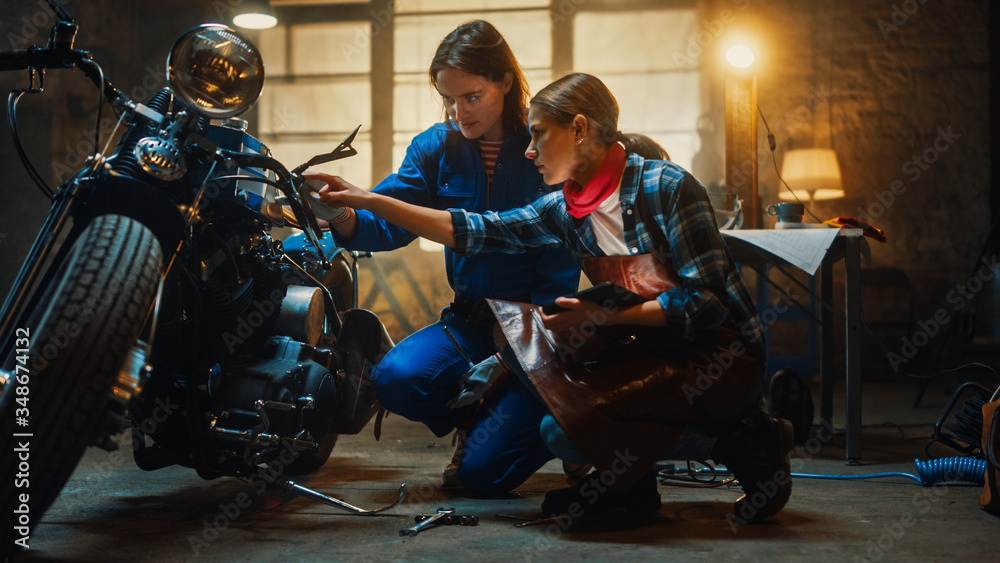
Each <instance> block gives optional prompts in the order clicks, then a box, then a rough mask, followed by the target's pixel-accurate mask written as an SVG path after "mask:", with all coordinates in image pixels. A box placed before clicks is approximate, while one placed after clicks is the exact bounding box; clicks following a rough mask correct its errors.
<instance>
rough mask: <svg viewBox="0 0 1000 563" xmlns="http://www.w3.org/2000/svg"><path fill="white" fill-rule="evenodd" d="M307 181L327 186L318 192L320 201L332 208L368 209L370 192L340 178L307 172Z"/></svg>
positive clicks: (322, 173)
mask: <svg viewBox="0 0 1000 563" xmlns="http://www.w3.org/2000/svg"><path fill="white" fill-rule="evenodd" d="M302 176H303V177H304V178H305V179H306V180H313V181H317V182H322V183H323V184H325V185H324V186H323V187H322V188H320V189H319V191H318V192H317V193H318V194H319V200H320V201H321V202H323V203H325V204H326V205H329V206H330V207H352V208H354V209H367V208H366V207H365V200H366V199H370V197H369V196H371V193H370V192H367V191H365V190H362V189H361V188H359V187H357V186H355V185H354V184H352V183H350V182H348V181H347V180H345V179H343V178H341V177H340V176H334V175H332V174H326V173H324V172H306V173H305V174H303V175H302Z"/></svg>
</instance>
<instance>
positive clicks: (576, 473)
mask: <svg viewBox="0 0 1000 563" xmlns="http://www.w3.org/2000/svg"><path fill="white" fill-rule="evenodd" d="M562 468H563V473H565V474H566V476H567V477H569V478H570V479H579V478H581V477H583V476H584V475H586V474H587V473H590V470H591V469H593V468H594V466H593V465H591V464H589V463H569V462H568V461H564V462H562Z"/></svg>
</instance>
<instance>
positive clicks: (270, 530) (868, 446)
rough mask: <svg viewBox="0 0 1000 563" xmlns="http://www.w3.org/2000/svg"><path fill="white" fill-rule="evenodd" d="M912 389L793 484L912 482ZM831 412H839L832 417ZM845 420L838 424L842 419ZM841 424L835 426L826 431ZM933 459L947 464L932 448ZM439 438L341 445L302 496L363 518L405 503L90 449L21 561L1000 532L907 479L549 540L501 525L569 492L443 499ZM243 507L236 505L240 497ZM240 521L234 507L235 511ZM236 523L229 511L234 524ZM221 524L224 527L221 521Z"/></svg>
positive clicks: (867, 411) (406, 433)
mask: <svg viewBox="0 0 1000 563" xmlns="http://www.w3.org/2000/svg"><path fill="white" fill-rule="evenodd" d="M916 389H917V387H916V386H914V385H910V384H907V383H906V382H900V383H894V384H866V386H865V390H864V396H865V403H864V420H865V430H864V434H863V440H864V445H863V447H864V450H863V452H864V453H863V455H864V459H863V464H862V465H861V466H857V467H851V466H847V465H845V463H844V457H843V456H844V450H843V449H841V448H840V447H838V443H842V441H843V438H842V436H838V437H836V438H835V439H834V443H833V444H831V445H828V446H824V447H818V446H817V444H816V442H811V443H807V444H806V446H805V447H804V448H802V449H800V450H799V452H798V454H797V455H796V457H795V459H794V460H793V471H795V472H799V473H820V474H870V473H882V472H893V471H899V472H905V473H916V470H915V466H914V459H915V458H920V459H927V454H925V453H924V446H925V445H926V443H927V437H929V436H930V434H931V431H932V429H933V423H934V421H936V420H937V418H938V416H939V415H940V414H941V411H942V408H943V406H944V404H945V403H946V401H947V399H948V396H949V395H948V394H946V393H945V391H946V390H945V389H941V390H932V391H931V392H930V393H928V395H927V396H926V397H925V398H924V400H923V402H922V405H921V407H920V408H916V409H914V408H912V404H913V401H914V397H915V394H916ZM841 404H842V403H840V402H839V400H838V403H837V411H836V413H838V417H839V415H840V413H842V410H841V409H842V407H841V406H840V405H841ZM840 419H841V420H842V418H840ZM835 423H836V422H835ZM931 451H932V453H933V454H934V455H936V456H938V457H946V456H951V455H957V453H956V452H954V451H953V450H949V449H947V448H943V447H940V446H935V447H934V448H933V449H932V450H931ZM451 452H452V449H451V447H450V440H449V439H447V438H444V439H438V438H435V437H434V436H433V435H432V434H431V433H430V432H429V431H427V430H426V429H425V428H424V427H423V426H421V425H418V424H414V423H411V422H409V421H406V420H404V419H402V418H401V417H398V416H390V417H389V418H388V419H386V421H385V423H384V427H383V433H382V440H381V441H380V442H376V441H375V440H374V438H373V437H372V434H371V427H370V426H369V428H366V429H365V431H364V432H363V433H362V434H360V435H357V436H343V437H341V439H340V442H339V443H338V445H337V447H336V449H335V450H334V452H333V457H332V458H331V459H330V461H329V462H327V464H326V465H325V466H324V467H323V468H322V469H321V470H320V472H318V473H317V474H315V475H313V476H311V477H310V478H308V479H304V480H303V481H302V482H303V483H304V484H307V485H308V486H310V487H313V488H315V489H318V490H320V491H323V492H326V493H327V494H330V495H332V496H335V497H337V498H340V499H342V500H344V501H346V502H349V503H351V504H354V505H357V506H361V507H365V508H372V507H375V506H379V505H383V504H389V503H391V502H392V501H393V500H394V497H395V495H396V488H397V487H398V486H399V484H400V483H403V482H405V483H406V484H407V487H408V490H409V492H408V494H407V496H406V499H405V500H404V502H403V503H402V504H401V505H400V506H398V507H396V508H395V509H393V510H392V511H388V512H385V513H382V514H379V515H375V516H371V517H360V516H356V515H350V514H347V513H345V512H341V511H339V510H337V509H335V508H333V507H329V506H326V505H322V504H318V503H317V502H314V501H312V500H309V499H307V498H302V497H296V496H292V495H290V494H287V493H283V492H277V491H276V492H271V491H266V492H263V493H261V494H257V492H256V491H255V489H254V488H252V487H250V486H249V485H247V484H244V483H242V482H241V481H238V480H235V479H220V480H216V481H204V480H202V479H200V478H199V477H198V476H197V475H195V473H194V472H193V471H191V470H188V469H184V468H176V467H175V468H167V469H163V470H160V471H156V472H151V473H146V472H143V471H141V470H140V469H138V468H137V467H135V466H134V464H132V462H131V459H130V457H129V456H128V452H124V453H121V454H108V453H106V452H103V451H99V450H93V449H91V450H90V451H88V453H87V454H86V456H85V458H84V459H83V461H82V463H81V464H80V466H79V467H78V469H77V471H76V472H75V474H74V476H73V478H72V479H71V481H70V482H69V484H68V485H67V487H66V488H65V490H64V491H63V493H62V495H61V496H60V497H59V499H58V500H57V501H56V503H55V504H54V505H53V507H52V508H51V509H50V510H49V512H48V513H47V514H46V515H45V517H44V518H43V520H42V522H41V524H40V525H39V526H38V528H37V529H36V531H35V533H34V534H33V536H32V538H31V544H30V545H31V549H30V550H29V551H27V552H25V553H23V554H22V555H21V557H19V558H18V560H19V561H33V562H43V561H186V560H200V561H206V562H210V561H393V560H405V561H441V560H444V561H452V560H506V561H521V560H532V561H548V560H560V561H562V560H580V559H584V558H585V559H587V560H595V561H611V560H614V561H645V560H662V559H666V558H668V557H669V558H671V559H675V558H680V559H682V560H684V561H712V562H719V561H803V560H808V561H878V560H882V561H953V560H967V561H990V560H992V561H996V560H1000V557H998V556H997V555H996V553H997V545H998V544H997V542H996V538H997V535H998V531H1000V518H996V517H994V516H990V515H989V514H987V513H985V512H983V511H982V510H980V509H979V508H978V507H977V505H976V499H977V498H978V496H979V494H980V492H981V490H982V487H981V486H973V485H963V484H948V485H937V486H934V487H921V486H920V485H918V484H917V483H916V482H914V481H911V480H909V479H907V478H902V477H892V478H884V479H867V480H853V481H832V480H819V479H807V478H797V479H795V480H794V489H793V493H792V497H791V500H790V501H789V503H788V505H787V507H786V508H785V509H784V511H782V512H781V513H780V514H778V516H777V517H775V518H774V519H772V520H771V521H769V522H766V523H763V524H758V525H749V526H742V527H733V526H731V525H730V524H729V522H728V521H727V520H726V515H727V514H729V513H730V511H731V506H732V502H733V501H734V500H735V499H736V498H737V497H738V496H739V493H738V492H737V490H736V489H726V488H714V489H690V488H679V487H676V486H668V485H665V484H664V485H661V487H660V491H661V496H662V498H663V501H664V505H663V508H662V509H661V510H660V512H659V513H658V514H657V515H656V516H655V517H654V518H652V519H650V520H646V521H640V522H630V521H627V520H623V519H617V520H615V521H614V522H608V523H607V525H606V526H603V527H598V528H594V529H589V530H587V531H583V532H572V533H570V532H564V531H562V530H561V529H560V528H559V527H558V526H556V525H549V526H536V527H528V528H515V527H513V526H512V522H511V521H510V520H504V519H501V518H497V517H496V516H495V514H497V513H509V514H518V515H524V516H533V515H535V514H536V512H537V511H538V509H539V503H540V502H541V500H542V497H543V496H544V494H545V491H547V490H549V489H552V488H557V487H563V486H566V477H565V476H564V475H563V474H562V472H561V467H560V466H559V465H558V464H557V463H555V462H552V463H550V464H548V465H546V466H545V467H544V468H543V469H542V470H541V471H539V472H538V473H537V474H536V475H535V476H533V477H532V478H531V479H529V480H528V481H527V482H526V483H524V484H523V485H522V486H521V487H520V488H519V489H518V490H517V491H516V492H515V493H514V494H511V495H510V496H509V497H508V498H503V499H494V500H481V499H474V498H467V497H463V496H462V495H461V494H460V493H459V492H455V491H443V490H441V489H439V487H438V483H439V482H440V472H441V469H442V468H443V466H444V465H445V464H446V463H447V461H448V459H449V458H450V457H451ZM241 495H246V496H241ZM248 497H249V498H250V499H251V500H252V504H250V505H249V506H246V507H245V508H239V507H238V505H237V502H243V504H244V505H246V502H245V501H246V499H247V498H248ZM438 507H447V508H452V507H453V508H455V509H456V511H457V512H459V513H463V514H476V515H478V516H479V517H480V522H479V524H478V525H477V526H475V527H462V526H442V527H438V528H433V529H430V530H427V531H425V532H422V533H420V534H419V535H417V536H415V537H400V535H399V530H400V529H403V528H407V527H409V526H410V525H412V523H413V520H414V516H415V515H418V514H426V513H432V512H434V511H435V510H436V509H437V508H438ZM234 508H237V509H238V512H236V511H235V510H234ZM227 513H228V514H229V515H228V516H227Z"/></svg>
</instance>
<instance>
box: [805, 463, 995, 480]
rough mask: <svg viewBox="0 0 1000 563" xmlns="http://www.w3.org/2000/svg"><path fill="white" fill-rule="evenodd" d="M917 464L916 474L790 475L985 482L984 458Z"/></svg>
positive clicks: (827, 477)
mask: <svg viewBox="0 0 1000 563" xmlns="http://www.w3.org/2000/svg"><path fill="white" fill-rule="evenodd" d="M913 461H914V463H916V464H917V475H913V474H912V473H898V472H891V473H872V474H870V475H818V474H815V473H792V477H803V478H806V479H843V480H849V479H874V478H878V477H907V478H909V479H913V480H914V481H916V482H918V483H920V484H921V485H923V486H925V487H929V486H931V485H934V484H935V483H945V482H949V483H954V482H963V483H972V484H973V485H982V484H984V483H985V482H986V460H984V459H976V458H973V457H944V458H940V459H932V460H931V461H920V460H919V459H915V460H913Z"/></svg>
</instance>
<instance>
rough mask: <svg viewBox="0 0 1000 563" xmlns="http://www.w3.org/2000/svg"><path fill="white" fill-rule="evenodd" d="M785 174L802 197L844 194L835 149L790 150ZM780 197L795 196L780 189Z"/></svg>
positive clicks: (782, 171)
mask: <svg viewBox="0 0 1000 563" xmlns="http://www.w3.org/2000/svg"><path fill="white" fill-rule="evenodd" d="M781 177H782V178H784V180H785V183H787V184H788V186H789V187H790V188H791V189H792V191H794V192H795V195H796V196H798V199H800V200H810V199H811V200H814V201H817V200H823V199H837V198H841V197H844V189H843V187H842V185H841V181H840V166H839V165H838V164H837V153H836V152H835V151H834V150H833V149H798V150H792V151H788V152H787V153H786V154H785V160H784V162H783V163H782V165H781ZM778 197H779V198H780V199H788V200H791V199H795V197H793V196H792V194H791V192H789V191H788V190H781V191H780V192H778Z"/></svg>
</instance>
